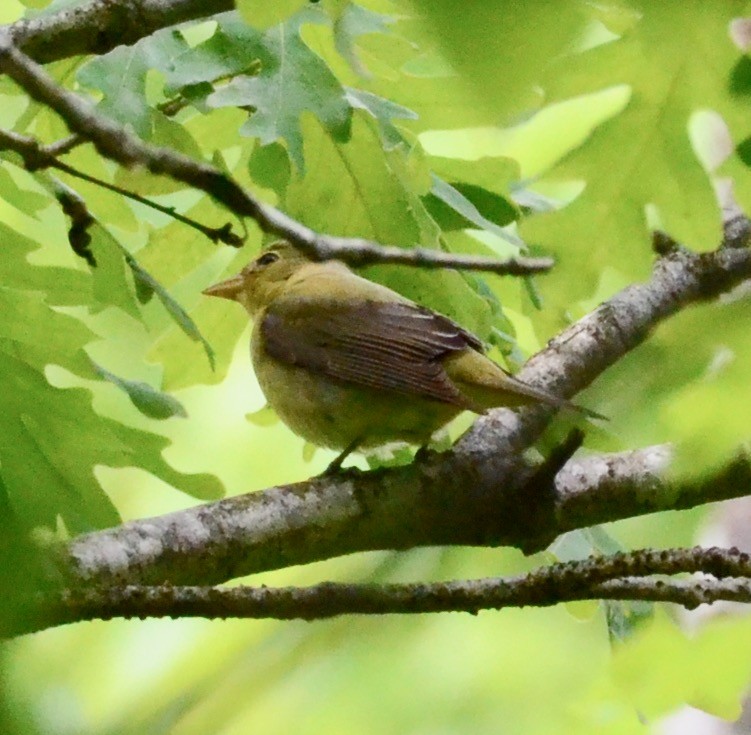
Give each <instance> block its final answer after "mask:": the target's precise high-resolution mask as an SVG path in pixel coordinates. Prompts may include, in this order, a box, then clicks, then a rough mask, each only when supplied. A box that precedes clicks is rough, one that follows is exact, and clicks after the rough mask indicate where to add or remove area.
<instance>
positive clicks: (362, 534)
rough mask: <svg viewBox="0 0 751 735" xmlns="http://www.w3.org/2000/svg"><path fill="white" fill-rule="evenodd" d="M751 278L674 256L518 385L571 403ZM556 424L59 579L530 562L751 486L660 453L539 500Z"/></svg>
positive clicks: (569, 477)
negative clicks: (347, 564) (535, 483)
mask: <svg viewBox="0 0 751 735" xmlns="http://www.w3.org/2000/svg"><path fill="white" fill-rule="evenodd" d="M745 226H747V224H746V225H745ZM749 276H751V252H749V251H748V250H747V249H746V248H742V247H739V248H730V247H726V248H721V249H719V250H718V251H716V252H715V253H706V254H699V255H697V254H691V253H687V252H685V251H683V250H680V249H679V250H676V251H674V252H671V253H670V254H668V255H667V256H664V257H663V258H661V259H659V260H658V262H657V263H656V265H655V269H654V274H653V277H652V279H651V280H650V281H649V282H648V283H646V284H641V285H635V286H630V287H628V288H626V289H624V290H623V291H621V292H620V293H619V294H616V295H615V296H614V297H613V298H612V299H610V300H609V301H607V302H605V303H604V304H602V305H601V306H600V307H598V308H597V309H596V310H595V311H594V312H592V313H591V314H589V315H587V316H586V317H584V318H583V319H582V320H581V321H580V322H578V323H577V324H575V325H573V326H572V327H571V328H570V329H568V330H566V331H565V332H564V333H563V334H561V335H560V336H559V337H558V338H556V339H555V340H553V341H552V342H551V343H550V345H549V346H548V347H547V348H546V349H545V350H543V351H542V352H540V353H538V354H537V355H536V356H534V357H533V358H532V359H531V360H530V361H529V362H528V363H527V366H525V368H524V369H523V370H522V372H521V376H522V378H523V379H524V380H526V381H528V382H530V383H532V384H535V385H540V386H542V387H546V388H547V389H548V390H550V391H552V392H554V393H556V394H557V395H562V396H570V395H571V394H572V393H573V392H575V391H576V390H579V389H580V388H582V387H583V386H584V385H586V384H587V383H588V382H590V381H592V380H593V379H594V378H595V377H596V376H597V375H598V374H599V373H600V372H601V371H602V370H604V369H605V368H606V367H608V366H609V365H610V364H612V363H614V362H615V361H616V360H618V359H619V358H620V357H621V356H622V355H624V354H625V353H626V352H628V351H629V350H630V349H632V348H633V347H635V346H636V345H637V344H639V343H640V342H641V341H642V340H644V339H645V338H646V336H647V335H648V334H649V331H650V329H651V328H653V327H654V326H655V325H656V324H657V323H659V322H660V321H661V320H662V319H665V318H667V317H668V316H670V315H671V314H673V313H675V311H677V310H678V309H680V308H681V307H683V306H686V305H687V304H689V303H693V302H695V301H698V300H701V299H706V298H711V297H712V296H716V295H718V294H720V293H722V292H723V291H726V290H727V289H729V288H731V287H732V286H733V285H735V284H737V283H740V282H741V281H743V280H744V279H746V278H748V277H749ZM550 416H551V411H550V409H547V408H545V407H540V408H528V409H524V410H521V411H518V412H516V413H514V412H511V411H509V410H505V409H499V410H495V411H491V412H490V413H489V414H488V415H487V416H484V417H481V418H480V419H478V420H477V421H476V422H475V424H474V426H473V428H472V429H471V430H470V431H469V432H468V433H467V434H466V435H465V436H464V437H463V438H462V439H461V440H460V441H459V442H458V443H457V444H456V445H455V446H454V448H453V449H452V450H450V451H448V452H445V453H443V454H428V455H427V456H423V457H420V458H419V459H418V460H416V461H415V462H413V463H412V464H411V465H409V466H406V467H400V468H396V469H390V470H380V471H376V472H367V473H361V474H356V473H352V472H349V473H346V474H340V475H335V476H333V477H321V478H314V479H312V480H309V481H307V482H303V483H299V484H296V485H288V486H282V487H276V488H270V489H269V490H266V491H263V492H256V493H251V494H248V495H241V496H236V497H232V498H227V499H225V500H221V501H219V502H217V503H212V504H207V505H204V506H200V507H198V508H192V509H188V510H185V511H180V512H178V513H173V514H169V515H165V516H161V517H158V518H152V519H145V520H139V521H134V522H132V523H128V524H125V525H123V526H121V527H119V528H116V529H112V530H106V531H101V532H98V533H94V534H89V535H86V536H81V537H79V538H77V539H75V540H73V541H72V543H71V544H70V545H69V546H68V547H67V548H66V550H65V552H64V554H63V558H62V560H61V568H62V570H63V573H64V574H65V575H67V576H68V578H69V579H70V580H71V581H72V583H77V582H88V583H91V584H97V585H107V584H127V583H142V584H157V583H160V582H161V581H163V580H164V579H170V580H171V581H172V582H173V583H174V584H215V583H218V582H222V581H225V580H227V579H231V578H233V577H238V576H243V575H246V574H250V573H253V572H258V571H262V570H268V569H274V568H279V567H283V566H289V565H293V564H302V563H307V562H311V561H315V560H319V559H325V558H330V557H333V556H337V555H342V554H348V553H353V552H356V551H366V550H374V549H405V548H411V547H415V546H424V545H441V544H462V545H513V546H518V547H519V548H522V549H523V550H525V551H527V552H531V551H536V550H539V549H541V548H544V547H545V546H546V545H547V544H549V543H550V542H551V541H552V540H553V538H555V536H557V535H558V534H560V533H561V532H563V531H566V530H570V529H572V528H581V527H586V526H589V525H593V524H595V523H601V522H604V521H613V520H618V519H621V518H627V517H632V516H635V515H639V514H641V513H649V512H654V511H657V510H669V509H673V508H676V507H680V508H686V507H690V506H692V505H696V504H699V503H703V502H706V500H707V499H710V500H718V499H721V498H731V497H738V496H740V495H745V494H747V493H748V490H749V487H751V482H749V481H750V480H751V464H750V463H749V461H748V459H747V458H746V457H745V456H742V457H739V458H738V459H737V460H735V461H734V462H733V463H731V465H729V466H728V468H726V469H725V470H723V471H722V472H720V473H718V475H717V476H716V477H714V478H709V479H707V480H705V481H704V482H702V483H695V484H691V485H686V486H681V487H675V486H674V485H671V484H670V483H669V482H667V481H666V480H665V479H664V477H663V470H664V468H665V466H666V465H667V463H668V462H669V450H668V449H667V448H665V447H657V448H650V449H645V450H639V451H637V452H628V453H625V454H617V455H604V456H601V457H594V458H584V459H578V460H577V459H574V460H572V462H570V463H568V465H566V467H565V468H564V469H563V471H562V472H561V473H559V475H558V477H557V479H556V488H555V492H554V493H550V494H546V493H542V494H539V495H538V494H537V493H536V492H535V491H534V489H533V487H530V481H531V479H532V477H533V476H534V474H535V471H536V470H535V468H534V467H531V466H530V465H529V464H528V462H527V461H526V460H525V459H524V449H526V448H527V447H528V446H530V445H531V444H532V443H533V442H534V441H535V440H536V438H537V437H538V436H539V433H540V431H541V430H542V428H543V427H544V425H545V423H546V421H547V420H549V418H550Z"/></svg>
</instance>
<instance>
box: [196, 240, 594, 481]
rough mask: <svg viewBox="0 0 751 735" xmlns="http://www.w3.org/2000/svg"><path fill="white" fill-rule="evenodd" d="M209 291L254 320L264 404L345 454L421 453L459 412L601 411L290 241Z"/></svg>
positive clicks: (254, 354) (300, 431)
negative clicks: (514, 369)
mask: <svg viewBox="0 0 751 735" xmlns="http://www.w3.org/2000/svg"><path fill="white" fill-rule="evenodd" d="M203 293H204V294H206V295H208V296H216V297H220V298H224V299H230V300H233V301H236V302H238V303H240V304H241V305H242V306H243V307H245V309H246V311H247V312H248V314H249V315H250V318H251V319H252V320H253V333H252V337H251V358H252V363H253V368H254V370H255V374H256V377H257V379H258V383H259V385H260V387H261V390H262V391H263V393H264V395H265V397H266V400H267V401H268V404H269V405H270V406H271V408H272V409H273V410H274V411H275V412H276V414H277V415H278V416H279V418H280V419H281V420H282V421H283V422H284V423H285V424H286V425H287V426H288V427H289V428H290V429H291V430H292V431H293V432H294V433H295V434H297V435H298V436H301V437H303V438H304V439H306V440H308V441H309V442H312V443H313V444H315V445H317V446H321V447H327V448H330V449H334V450H339V451H340V454H339V455H338V456H337V457H336V459H335V460H334V461H333V462H332V463H331V464H330V465H329V468H328V471H329V472H333V471H336V470H338V469H339V468H340V467H341V464H342V462H343V461H344V459H345V458H346V457H347V456H348V455H349V454H350V453H351V452H353V451H355V450H364V449H368V448H372V447H376V446H380V445H383V444H387V443H391V442H396V441H400V442H407V443H409V444H415V445H419V446H421V447H424V446H426V445H428V443H429V442H430V439H431V437H432V435H433V434H434V433H435V432H436V431H437V430H438V429H440V428H441V427H443V426H444V425H445V424H447V423H448V422H449V421H451V420H452V419H453V418H454V417H456V416H457V415H458V414H459V413H461V412H463V411H472V412H474V413H476V414H484V413H486V412H487V411H488V410H489V409H491V408H496V407H501V406H504V407H508V408H515V407H519V406H525V405H530V404H545V405H548V406H552V407H555V408H565V409H572V410H574V411H578V412H581V413H584V414H587V415H590V416H594V417H596V418H604V417H602V416H601V415H600V414H596V413H595V412H593V411H589V410H588V409H584V408H582V407H579V406H577V405H575V404H572V403H570V402H569V401H566V400H565V399H562V398H559V397H558V396H555V395H553V394H552V393H549V392H548V391H545V390H542V389H540V388H536V387H534V386H532V385H529V384H527V383H524V382H522V381H521V380H518V379H517V378H514V377H513V376H512V375H510V374H509V373H508V372H506V371H505V370H504V369H503V368H501V367H500V366H499V365H497V364H496V363H495V362H493V361H492V360H491V359H490V358H488V357H487V356H486V355H485V354H484V349H483V344H482V342H481V340H480V339H478V337H476V336H475V335H473V334H472V333H470V332H469V331H467V330H466V329H464V328H463V327H461V326H460V325H459V324H457V323H456V322H454V321H453V320H451V319H449V318H448V317H447V316H444V315H443V314H439V313H438V312H435V311H432V310H431V309H428V308H426V307H425V306H421V305H419V304H417V303H415V302H413V301H410V300H409V299H407V298H405V297H404V296H402V295H401V294H399V293H397V292H396V291H393V290H392V289H390V288H387V287H386V286H383V285H380V284H378V283H374V282H372V281H369V280H367V279H366V278H363V277H362V276H359V275H357V274H356V273H354V272H353V271H352V270H351V269H350V268H349V267H348V266H347V265H346V264H345V263H343V262H342V261H339V260H325V261H317V260H314V259H312V258H310V257H309V256H307V255H306V254H305V253H303V252H302V251H301V250H300V249H299V248H297V247H295V246H294V245H293V244H291V243H290V242H288V241H286V240H280V241H277V242H274V243H272V244H271V245H269V246H268V247H267V248H265V249H264V250H263V251H262V252H261V254H260V255H259V256H258V257H257V258H256V259H255V260H253V261H252V262H250V263H249V264H248V265H247V266H246V267H245V268H243V269H242V270H241V271H240V273H238V274H237V275H235V276H233V277H231V278H228V279H227V280H224V281H222V282H220V283H216V284H215V285H213V286H210V287H209V288H207V289H205V290H204V291H203Z"/></svg>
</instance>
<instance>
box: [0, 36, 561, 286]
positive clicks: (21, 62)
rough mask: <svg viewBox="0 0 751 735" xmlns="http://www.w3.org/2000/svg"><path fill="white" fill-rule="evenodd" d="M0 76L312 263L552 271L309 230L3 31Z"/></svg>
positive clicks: (539, 263)
mask: <svg viewBox="0 0 751 735" xmlns="http://www.w3.org/2000/svg"><path fill="white" fill-rule="evenodd" d="M0 72H2V73H4V74H7V75H8V76H9V77H10V78H11V79H13V80H14V81H15V82H16V83H17V84H18V85H19V86H20V87H22V88H23V89H24V90H25V91H26V92H27V93H28V94H29V96H30V97H32V98H33V99H35V100H36V101H37V102H39V103H41V104H43V105H46V106H47V107H49V108H50V109H52V110H54V111H55V112H57V114H58V115H60V117H61V118H62V119H63V120H64V121H65V123H66V124H67V125H68V127H69V128H70V130H71V132H72V133H74V134H76V135H79V136H80V137H82V138H84V139H86V140H88V141H91V142H92V143H93V144H94V146H95V147H96V149H97V151H98V152H99V153H100V154H101V155H102V156H104V157H106V158H109V159H111V160H113V161H115V162H117V163H119V164H121V165H123V166H126V167H129V168H130V167H134V166H143V167H145V168H146V169H147V170H148V171H150V172H151V173H153V174H156V175H166V176H169V177H171V178H172V179H174V180H175V181H180V182H182V183H183V184H186V185H188V186H190V187H193V188H194V189H198V190H200V191H204V192H205V193H207V194H208V195H209V196H211V197H213V198H214V199H215V200H216V201H217V202H219V203H220V204H222V205H224V206H225V207H226V208H227V209H229V210H230V211H231V212H233V213H234V214H236V215H237V216H238V217H251V218H252V219H254V220H255V221H256V223H257V224H258V225H259V227H261V229H262V230H264V231H265V232H268V233H272V234H275V235H279V236H281V237H284V238H286V239H287V240H290V241H291V242H293V243H294V244H295V245H297V246H298V247H299V248H300V249H302V250H304V251H305V252H306V253H308V254H309V255H310V256H311V257H313V258H315V259H318V260H329V259H334V258H336V259H340V260H345V261H347V262H349V263H351V264H353V265H365V264H367V263H376V262H379V263H399V264H402V265H410V266H419V267H422V268H428V267H431V268H465V269H470V270H480V271H491V272H493V273H497V274H499V275H530V274H534V273H542V272H545V271H548V270H550V269H551V268H552V267H553V260H552V259H551V258H526V257H518V258H510V259H508V260H498V259H497V258H485V257H479V256H472V255H454V254H450V253H443V252H440V251H437V250H429V249H425V248H410V249H404V248H399V247H393V246H392V247H388V246H383V245H380V244H378V243H375V242H372V241H370V240H365V239H362V238H350V237H336V236H333V235H322V234H318V233H316V232H314V231H313V230H311V229H310V228H309V227H306V226H305V225H303V224H302V223H300V222H297V221H296V220H294V219H292V218H291V217H288V216H287V215H286V214H284V213H283V212H281V211H279V210H278V209H276V208H275V207H272V206H270V205H268V204H266V203H264V202H262V201H261V200H260V199H257V198H256V197H255V196H254V195H253V194H251V193H250V192H249V191H248V190H247V189H245V188H243V187H242V186H240V184H238V183H237V182H236V181H235V180H234V179H233V178H232V177H230V176H228V175H227V174H225V173H224V172H223V171H221V170H220V169H218V168H216V167H215V166H212V165H210V164H207V163H205V162H203V161H196V160H193V159H191V158H189V157H188V156H185V155H183V154H181V153H178V152H177V151H174V150H172V149H170V148H162V147H158V146H154V145H151V144H149V143H145V142H144V141H142V140H141V139H140V138H138V137H137V136H135V135H133V134H131V133H130V132H129V131H128V130H127V129H126V128H124V127H123V126H121V125H119V124H118V123H116V122H114V121H113V120H111V119H109V118H107V117H105V116H104V115H100V114H99V113H98V112H97V111H96V110H95V109H94V108H93V107H92V106H91V105H90V104H89V103H88V102H87V101H85V100H84V99H82V98H81V97H79V96H78V95H76V94H74V93H73V92H70V91H68V90H67V89H64V88H63V87H61V86H60V85H58V84H56V83H55V81H54V80H53V79H52V77H50V75H49V74H47V72H46V71H45V70H44V69H43V68H42V67H41V66H40V65H39V64H37V63H36V62H34V61H33V60H32V59H31V58H30V57H29V56H27V55H26V54H24V53H23V52H22V51H20V50H19V49H18V48H17V47H16V46H15V45H14V43H13V40H12V34H11V33H10V32H9V31H8V28H7V27H6V29H4V31H0Z"/></svg>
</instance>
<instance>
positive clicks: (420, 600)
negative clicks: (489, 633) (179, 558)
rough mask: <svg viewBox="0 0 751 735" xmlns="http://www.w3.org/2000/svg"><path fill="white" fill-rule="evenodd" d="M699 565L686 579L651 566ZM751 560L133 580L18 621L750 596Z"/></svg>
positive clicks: (660, 555)
mask: <svg viewBox="0 0 751 735" xmlns="http://www.w3.org/2000/svg"><path fill="white" fill-rule="evenodd" d="M681 573H702V574H704V575H712V577H713V578H709V577H706V576H705V577H703V578H700V579H694V580H691V581H678V580H666V579H662V578H655V575H674V574H681ZM749 577H751V560H749V555H748V554H745V553H741V552H739V551H738V550H737V549H719V548H711V549H705V548H701V547H695V548H693V549H664V550H659V549H657V550H656V549H641V550H638V551H633V552H628V553H619V554H614V555H612V556H607V557H590V558H588V559H585V560H582V561H571V562H564V563H559V564H552V565H550V566H547V567H542V568H540V569H536V570H534V571H533V572H530V573H528V574H524V575H521V576H517V577H507V578H499V577H493V578H485V579H474V580H461V581H452V582H437V583H417V584H342V583H335V582H323V583H321V584H317V585H314V586H312V587H283V588H271V587H249V586H243V587H232V588H223V587H195V586H172V585H159V586H138V585H127V586H123V587H109V588H89V589H86V588H84V589H71V590H64V591H62V592H59V593H52V594H47V595H42V596H40V597H38V598H37V599H36V608H37V609H36V610H33V611H29V612H30V613H31V614H27V615H26V616H24V617H23V619H22V621H21V622H20V623H19V625H21V626H28V628H23V629H22V630H17V631H12V632H11V633H12V634H17V633H19V632H30V631H31V630H36V629H38V628H41V627H50V626H52V625H60V624H63V623H69V622H76V621H81V620H92V619H105V620H106V619H110V618H114V617H139V618H143V617H165V616H170V617H195V616H198V617H205V618H230V617H232V618H275V619H281V620H289V619H303V620H317V619H322V618H331V617H334V616H337V615H352V614H366V615H387V614H395V613H398V614H415V613H437V612H469V613H473V614H475V613H477V612H478V611H480V610H491V609H492V610H499V609H502V608H507V607H524V606H528V605H533V606H536V607H541V606H549V605H557V604H559V603H561V602H569V601H572V600H590V599H602V598H607V599H638V600H652V601H668V602H676V603H678V604H681V605H684V606H686V607H696V606H698V605H700V604H703V603H710V602H714V601H716V600H735V601H740V602H751V583H750V581H749Z"/></svg>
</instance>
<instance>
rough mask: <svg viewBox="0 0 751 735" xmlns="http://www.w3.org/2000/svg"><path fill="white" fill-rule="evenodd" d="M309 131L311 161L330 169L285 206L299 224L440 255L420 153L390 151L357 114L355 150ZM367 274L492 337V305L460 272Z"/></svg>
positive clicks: (313, 173) (304, 181)
mask: <svg viewBox="0 0 751 735" xmlns="http://www.w3.org/2000/svg"><path fill="white" fill-rule="evenodd" d="M303 130H304V132H305V155H306V157H308V158H310V159H311V160H313V159H315V160H321V161H326V162H327V165H326V166H325V167H323V166H319V167H316V168H315V169H311V170H309V171H308V172H307V173H306V174H305V175H304V176H299V175H298V176H297V177H296V178H295V179H294V180H293V181H292V182H290V184H289V186H288V187H287V194H286V197H285V199H284V202H283V204H284V208H285V209H286V211H288V212H289V213H290V215H291V216H293V217H297V218H299V219H301V220H302V221H303V222H304V223H305V224H306V225H308V226H309V227H312V228H313V229H317V230H321V231H324V232H331V233H333V234H337V235H346V236H357V237H368V238H372V239H373V240H376V241H377V242H380V243H383V244H390V245H400V246H403V247H414V246H415V245H422V246H425V247H439V240H438V237H439V229H438V227H437V225H436V223H435V222H434V221H433V219H432V218H431V217H430V216H429V214H428V212H427V211H426V209H425V207H424V205H423V203H422V201H421V199H420V197H421V196H422V195H424V194H425V193H426V192H427V190H428V189H429V188H430V186H431V179H430V172H429V170H428V168H427V166H426V164H425V161H424V160H423V159H422V157H421V155H420V150H419V148H409V147H408V146H407V145H406V144H403V145H401V146H399V147H397V148H394V149H392V150H388V151H384V149H383V147H382V144H381V138H380V132H379V128H378V123H377V121H376V120H374V119H373V118H372V117H371V116H370V115H367V114H364V113H356V114H355V116H354V119H353V127H352V137H351V139H350V140H348V141H347V142H340V141H336V140H333V139H332V138H331V137H330V136H328V135H327V134H326V132H325V131H324V130H323V129H322V128H321V127H320V126H317V125H316V124H315V123H314V122H313V121H312V120H308V121H307V122H305V123H304V125H303ZM337 203H346V206H342V205H341V204H337ZM365 273H366V275H367V276H368V277H370V278H373V279H374V280H376V281H379V282H381V283H383V284H385V285H387V286H389V287H390V288H394V289H395V290H396V291H399V292H400V293H403V294H404V295H405V296H407V297H408V298H411V299H414V300H415V301H417V302H419V303H422V304H425V305H426V306H429V307H431V308H433V309H436V310H437V311H440V312H442V313H444V314H447V315H448V316H451V317H452V318H455V319H457V321H459V322H460V323H461V324H462V325H463V326H465V327H466V328H468V329H470V330H472V331H474V332H476V333H477V334H479V335H480V336H486V335H488V334H489V332H490V328H491V322H492V318H491V309H490V307H489V305H488V303H487V302H486V301H485V299H483V298H482V297H481V296H479V295H478V294H477V293H476V292H475V291H474V290H473V289H472V288H471V286H470V285H469V284H468V282H467V280H466V279H465V278H464V277H463V276H462V275H460V274H459V273H457V272H455V271H431V272H427V271H424V270H420V269H416V268H405V267H393V266H375V267H372V268H368V269H366V272H365Z"/></svg>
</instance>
